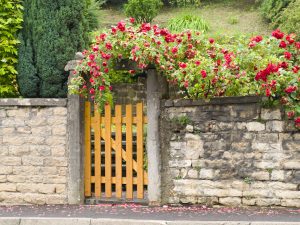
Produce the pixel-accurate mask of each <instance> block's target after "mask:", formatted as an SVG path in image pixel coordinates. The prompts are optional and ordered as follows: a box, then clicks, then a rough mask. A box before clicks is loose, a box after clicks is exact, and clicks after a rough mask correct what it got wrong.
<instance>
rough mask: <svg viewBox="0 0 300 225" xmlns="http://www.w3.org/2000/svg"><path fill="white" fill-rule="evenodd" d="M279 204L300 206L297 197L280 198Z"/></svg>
mask: <svg viewBox="0 0 300 225" xmlns="http://www.w3.org/2000/svg"><path fill="white" fill-rule="evenodd" d="M281 205H282V206H286V207H297V208H300V200H299V199H282V200H281Z"/></svg>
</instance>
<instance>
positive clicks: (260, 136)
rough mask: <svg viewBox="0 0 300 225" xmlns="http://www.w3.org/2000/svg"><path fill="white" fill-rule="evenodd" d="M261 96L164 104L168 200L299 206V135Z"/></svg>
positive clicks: (164, 166)
mask: <svg viewBox="0 0 300 225" xmlns="http://www.w3.org/2000/svg"><path fill="white" fill-rule="evenodd" d="M261 105H262V104H261V103H259V99H258V98H256V97H243V98H217V99H213V100H211V102H204V101H189V100H178V101H171V100H168V101H165V102H164V103H163V108H162V114H161V121H160V128H161V131H160V135H161V140H162V141H161V149H162V197H163V202H164V203H198V204H208V205H218V204H220V205H231V206H232V205H247V206H248V205H250V206H252V205H258V206H271V205H274V206H288V207H300V191H299V189H300V132H299V131H297V130H296V129H295V128H294V126H293V122H292V121H286V120H284V113H283V112H282V110H280V109H267V108H262V107H261Z"/></svg>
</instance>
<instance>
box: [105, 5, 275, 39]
mask: <svg viewBox="0 0 300 225" xmlns="http://www.w3.org/2000/svg"><path fill="white" fill-rule="evenodd" d="M254 2H255V0H225V1H224V0H223V1H222V0H219V1H214V2H212V3H203V4H202V5H201V6H200V7H199V8H193V9H188V8H163V9H162V10H161V12H160V14H159V15H158V16H157V17H156V18H155V19H154V21H153V23H157V24H159V25H160V26H165V25H166V24H167V22H168V21H169V20H170V19H171V18H173V17H175V16H178V15H180V14H182V13H190V14H194V15H200V16H202V17H203V18H204V19H205V20H206V21H207V22H208V23H209V25H210V31H209V32H208V33H209V34H212V35H213V34H230V35H234V34H240V33H243V34H270V33H271V28H270V27H269V26H268V24H267V23H266V22H264V20H263V18H262V17H261V15H260V13H259V10H258V9H257V8H256V7H255V4H254ZM125 18H126V16H125V15H124V13H123V12H122V9H121V7H120V8H118V9H116V8H106V9H101V10H99V21H100V24H99V27H100V28H103V27H109V26H110V25H113V24H116V23H117V22H118V21H120V20H121V19H125Z"/></svg>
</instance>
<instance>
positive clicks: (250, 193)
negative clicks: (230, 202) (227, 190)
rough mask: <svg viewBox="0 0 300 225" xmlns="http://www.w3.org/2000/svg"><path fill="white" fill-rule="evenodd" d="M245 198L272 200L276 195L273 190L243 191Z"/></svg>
mask: <svg viewBox="0 0 300 225" xmlns="http://www.w3.org/2000/svg"><path fill="white" fill-rule="evenodd" d="M243 197H263V198H272V197H274V193H273V191H271V190H265V189H253V190H248V191H243Z"/></svg>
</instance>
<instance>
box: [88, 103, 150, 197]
mask: <svg viewBox="0 0 300 225" xmlns="http://www.w3.org/2000/svg"><path fill="white" fill-rule="evenodd" d="M113 111H114V112H113ZM123 112H124V113H123ZM103 113H104V115H100V113H99V111H98V110H97V107H96V106H94V105H92V104H91V103H90V102H85V121H84V123H85V162H84V176H85V178H84V179H85V196H86V197H95V198H100V199H101V198H102V199H103V198H114V197H115V198H117V199H121V198H126V199H133V198H138V199H143V198H144V190H145V188H146V187H147V184H148V175H147V172H146V167H147V161H146V158H147V157H145V151H144V149H145V148H144V137H145V135H144V130H145V129H144V128H145V126H144V125H145V124H146V123H147V117H146V116H144V114H143V103H138V104H136V107H133V106H132V105H126V107H125V108H123V107H122V105H116V106H115V108H114V110H112V109H111V106H110V105H106V106H105V109H104V112H103ZM113 113H114V116H112V114H113ZM124 192H125V193H126V194H124ZM134 193H136V194H134Z"/></svg>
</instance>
